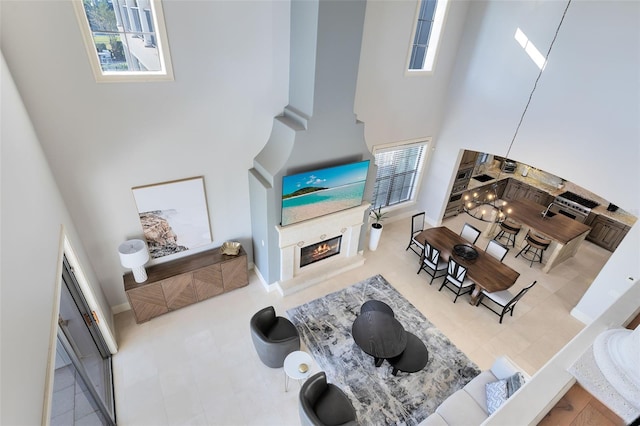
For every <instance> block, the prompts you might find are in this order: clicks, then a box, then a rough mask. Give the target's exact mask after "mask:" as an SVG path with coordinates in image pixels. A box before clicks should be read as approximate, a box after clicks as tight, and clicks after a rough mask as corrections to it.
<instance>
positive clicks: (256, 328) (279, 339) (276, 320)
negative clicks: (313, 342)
mask: <svg viewBox="0 0 640 426" xmlns="http://www.w3.org/2000/svg"><path fill="white" fill-rule="evenodd" d="M249 326H250V328H251V338H252V339H253V345H254V346H255V347H256V352H258V357H260V360H261V361H262V362H263V363H264V364H265V365H266V366H267V367H271V368H279V367H282V366H283V365H284V359H285V358H286V357H287V355H289V354H290V353H291V352H293V351H297V350H300V335H299V333H298V330H297V329H296V327H295V326H294V325H293V323H292V322H291V321H289V320H288V319H287V318H284V317H278V316H276V311H275V309H274V308H273V306H269V307H266V308H264V309H261V310H259V311H258V312H256V313H255V314H254V315H253V317H251V321H250V324H249Z"/></svg>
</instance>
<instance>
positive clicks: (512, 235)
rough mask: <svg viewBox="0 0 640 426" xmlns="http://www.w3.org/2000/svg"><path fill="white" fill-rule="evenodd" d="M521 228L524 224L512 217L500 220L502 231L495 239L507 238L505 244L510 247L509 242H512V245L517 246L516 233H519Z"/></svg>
mask: <svg viewBox="0 0 640 426" xmlns="http://www.w3.org/2000/svg"><path fill="white" fill-rule="evenodd" d="M520 229H522V225H520V224H519V223H517V222H515V221H513V220H511V219H505V220H504V221H502V222H500V232H498V234H497V235H496V237H495V238H494V239H495V240H498V241H499V240H500V239H501V238H506V239H507V242H506V243H505V245H506V246H507V247H508V246H509V244H511V246H512V247H514V248H515V246H516V235H518V233H519V232H520Z"/></svg>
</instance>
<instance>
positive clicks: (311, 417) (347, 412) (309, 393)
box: [299, 371, 358, 426]
mask: <svg viewBox="0 0 640 426" xmlns="http://www.w3.org/2000/svg"><path fill="white" fill-rule="evenodd" d="M299 400H300V409H299V411H300V423H301V424H302V425H303V426H356V425H357V424H358V422H357V417H356V410H355V408H353V405H352V404H351V401H350V400H349V397H347V395H346V394H345V393H344V392H343V391H342V390H341V389H340V388H339V387H337V386H336V385H333V384H331V383H327V376H326V375H325V373H324V371H321V372H319V373H317V374H315V375H313V376H311V377H309V378H308V379H307V381H306V382H304V384H303V385H302V387H301V388H300V397H299Z"/></svg>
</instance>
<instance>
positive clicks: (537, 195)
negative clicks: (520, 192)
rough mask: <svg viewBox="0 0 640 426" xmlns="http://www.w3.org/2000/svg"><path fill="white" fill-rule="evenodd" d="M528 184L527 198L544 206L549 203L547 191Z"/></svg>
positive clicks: (525, 196)
mask: <svg viewBox="0 0 640 426" xmlns="http://www.w3.org/2000/svg"><path fill="white" fill-rule="evenodd" d="M525 185H526V184H525ZM527 186H528V189H527V192H526V193H525V195H524V198H525V200H531V201H533V202H534V203H537V204H541V205H543V206H546V205H548V203H547V197H548V195H549V194H547V193H546V192H545V191H543V190H541V189H537V188H534V187H532V186H530V185H527Z"/></svg>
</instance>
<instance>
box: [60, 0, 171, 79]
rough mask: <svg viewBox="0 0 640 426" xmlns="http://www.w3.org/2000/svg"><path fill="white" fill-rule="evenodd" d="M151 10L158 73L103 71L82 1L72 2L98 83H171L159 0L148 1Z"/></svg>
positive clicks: (164, 29) (169, 64) (169, 62)
mask: <svg viewBox="0 0 640 426" xmlns="http://www.w3.org/2000/svg"><path fill="white" fill-rule="evenodd" d="M149 2H150V3H151V8H152V10H153V13H152V15H153V19H154V22H153V24H154V26H155V35H156V45H157V48H158V54H159V59H160V71H103V70H102V67H101V66H100V60H99V58H98V54H97V52H96V47H95V44H94V40H93V35H92V33H91V28H90V27H89V21H88V19H87V15H86V12H85V10H84V6H83V5H82V0H73V1H72V3H73V6H74V9H75V13H76V17H77V19H78V23H79V24H80V25H79V26H80V32H81V33H82V38H83V40H84V45H85V48H86V50H87V56H88V57H89V64H90V65H91V70H92V71H93V74H94V76H95V79H96V82H98V83H134V82H137V83H140V82H156V81H173V80H174V78H173V68H172V66H171V56H170V54H169V44H168V41H167V40H168V39H167V31H166V28H165V23H164V12H163V10H162V3H161V2H160V0H149Z"/></svg>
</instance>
